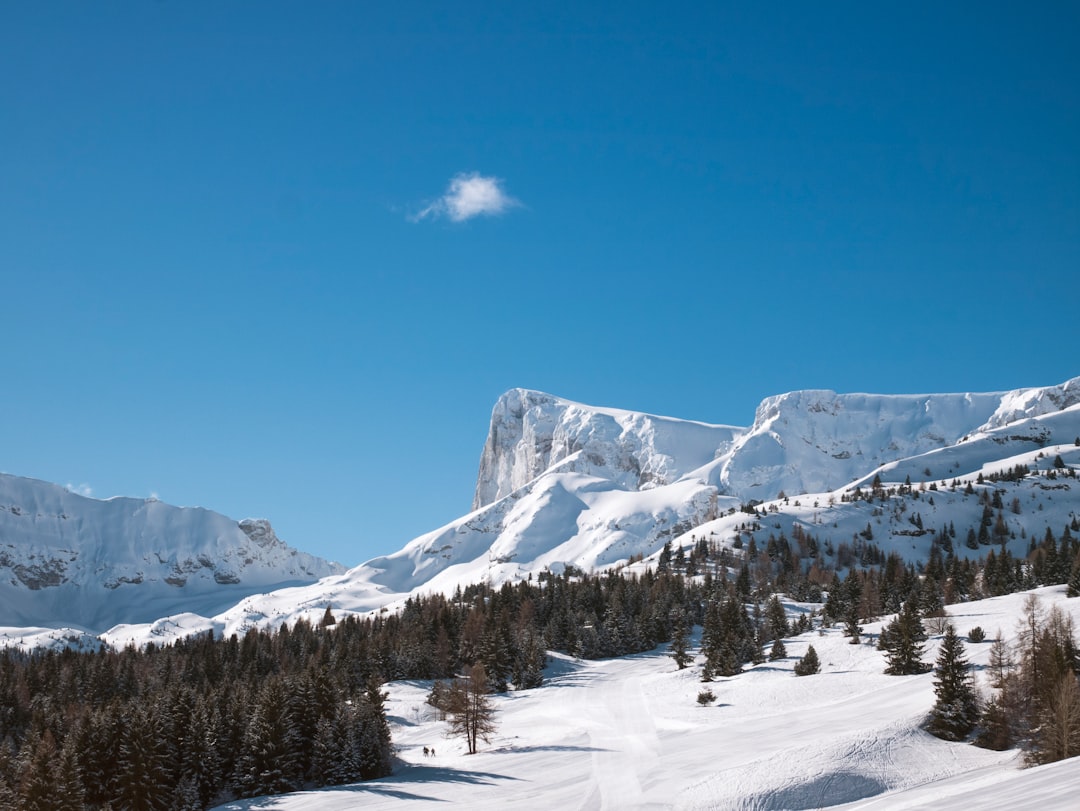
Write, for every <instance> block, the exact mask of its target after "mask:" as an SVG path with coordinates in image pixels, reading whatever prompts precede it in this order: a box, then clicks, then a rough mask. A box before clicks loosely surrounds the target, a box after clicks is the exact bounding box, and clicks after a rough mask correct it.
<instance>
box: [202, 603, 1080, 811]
mask: <svg viewBox="0 0 1080 811" xmlns="http://www.w3.org/2000/svg"><path fill="white" fill-rule="evenodd" d="M1036 593H1037V594H1039V595H1040V599H1041V600H1042V602H1043V605H1044V607H1046V608H1049V606H1050V605H1052V604H1056V605H1058V606H1060V607H1061V608H1062V610H1064V611H1065V612H1066V613H1068V614H1070V615H1071V616H1072V617H1073V618H1074V621H1077V622H1080V599H1072V600H1066V599H1065V598H1064V589H1063V588H1060V587H1053V588H1047V589H1041V590H1039V591H1038V592H1036ZM1023 600H1024V595H1021V594H1017V595H1009V596H1006V597H1000V598H995V599H991V600H984V601H981V602H975V603H968V604H964V605H959V606H951V607H950V608H949V611H950V614H951V615H953V616H954V617H955V621H956V625H957V627H958V631H959V632H960V633H961V634H966V632H967V631H968V630H970V629H971V628H972V627H974V626H976V625H979V626H981V627H982V628H983V629H985V630H986V631H987V634H988V637H989V638H993V636H994V635H995V634H996V633H997V631H998V629H1000V630H1001V632H1002V633H1003V634H1004V635H1005V637H1006V638H1011V637H1013V636H1015V633H1016V627H1017V620H1018V618H1019V616H1020V614H1021V606H1022V603H1023ZM880 628H881V624H880V623H873V624H867V625H866V626H865V630H866V633H867V636H866V637H865V641H864V642H863V643H862V644H860V645H854V646H853V645H850V644H849V643H848V640H847V639H846V638H845V637H843V636H841V635H840V632H839V630H835V629H834V630H829V631H826V632H825V633H824V635H819V634H818V633H817V632H812V633H810V634H806V635H803V636H801V637H797V638H793V639H789V640H786V646H787V651H788V654H789V657H788V658H787V659H784V660H782V661H780V662H775V663H767V664H762V665H759V666H757V667H754V668H750V669H748V670H747V671H746V672H745V673H743V674H741V675H739V676H736V677H733V678H730V679H718V680H716V681H715V682H713V683H712V684H711V685H710V686H711V688H712V690H713V692H714V693H715V694H716V696H717V700H716V703H715V704H713V705H712V706H710V707H705V708H703V707H700V706H698V704H697V701H696V697H697V694H698V692H699V691H700V690H701V689H702V688H703V687H704V686H705V685H703V684H702V683H701V682H700V681H699V676H700V669H699V668H697V667H695V668H691V669H687V670H684V671H677V670H676V669H675V667H674V664H673V663H672V661H671V659H670V658H669V657H667V656H666V655H665V653H664V651H663V650H662V649H658V650H656V651H653V652H651V653H646V654H641V655H638V656H631V657H626V658H623V659H615V660H607V661H595V662H588V661H578V660H573V659H570V658H568V657H564V656H556V657H554V658H553V661H552V664H551V666H550V667H549V669H548V675H547V682H546V684H545V685H544V686H543V687H541V688H538V689H535V690H527V691H522V692H516V693H509V694H506V695H504V696H499V697H497V698H496V706H497V708H498V732H497V733H496V735H495V736H494V737H493V738H492V740H491V742H490V743H489V744H486V745H482V746H481V749H480V751H479V753H478V754H476V755H466V754H465V750H464V746H463V744H462V742H460V741H458V740H456V739H447V738H446V737H445V736H444V733H445V731H446V724H445V722H440V721H438V720H435V717H434V714H433V712H432V710H431V708H430V707H428V706H427V705H426V703H425V701H424V698H425V696H426V694H427V691H428V690H429V688H430V683H429V682H398V683H391V684H389V685H387V689H388V691H389V693H390V699H389V701H388V713H389V715H390V720H391V724H392V729H393V736H394V742H395V745H396V747H397V751H398V762H397V764H396V767H395V771H394V774H393V775H392V776H391V777H388V778H385V779H382V780H373V781H370V782H367V783H359V784H356V785H352V786H346V787H339V788H334V789H323V790H320V791H311V792H301V793H297V794H293V795H287V796H282V797H265V798H259V799H254V800H245V801H239V802H233V803H228V804H226V805H224V806H221V808H222V809H229V810H230V811H256V810H259V811H269V810H270V809H275V811H315V810H316V809H318V810H319V811H342V810H343V809H360V808H364V809H380V808H385V809H402V808H447V807H467V808H472V809H504V808H544V809H551V808H555V809H594V808H595V809H612V810H613V811H614V810H615V809H628V808H657V809H659V808H677V809H746V810H747V811H749V810H750V809H754V810H755V811H779V810H780V809H815V808H833V807H839V808H843V809H937V810H939V811H970V810H971V809H1003V810H1004V809H1018V808H1038V809H1040V811H1065V809H1075V808H1076V796H1075V787H1076V785H1077V781H1078V780H1080V758H1077V759H1075V760H1072V761H1064V762H1062V763H1059V764H1054V765H1051V766H1046V767H1040V768H1037V769H1026V770H1025V769H1021V768H1020V767H1021V765H1022V761H1021V758H1020V756H1019V755H1018V754H1017V753H1016V752H991V751H987V750H983V749H978V748H976V747H974V746H971V745H969V744H962V743H948V742H945V741H941V740H938V739H936V738H934V737H932V736H930V735H928V734H927V733H926V732H924V731H923V730H922V729H921V724H922V723H923V721H924V720H925V717H926V714H927V712H928V711H929V709H930V707H931V706H932V704H933V699H934V696H933V683H932V682H933V675H932V674H929V673H928V674H925V675H921V676H904V677H899V676H886V675H884V674H883V673H882V671H883V669H884V666H885V665H884V658H883V654H882V653H881V652H880V651H878V650H876V648H875V647H874V642H875V638H876V635H877V633H878V632H879V631H880ZM937 641H938V638H937V637H934V638H932V639H931V641H930V643H929V644H928V645H927V650H926V654H925V656H924V659H925V660H926V661H933V660H934V659H935V658H936V644H937ZM811 643H812V644H813V645H814V647H815V649H816V650H817V651H818V654H819V656H820V658H821V662H822V673H820V674H819V675H816V676H809V677H804V678H796V677H795V676H794V675H793V674H792V667H793V665H794V663H795V661H796V659H797V658H798V657H799V656H801V655H802V654H803V653H804V652H805V650H806V647H807V645H808V644H811ZM990 644H991V643H990V642H989V641H986V642H982V643H979V644H970V643H969V644H968V645H967V653H968V657H969V658H970V659H971V661H972V662H973V664H975V666H976V670H977V675H976V678H977V680H978V683H979V684H980V685H981V686H983V687H985V684H986V677H985V675H984V674H983V673H982V672H981V671H982V668H984V667H985V665H986V662H987V658H988V653H989V649H990ZM425 746H427V747H434V749H435V751H436V753H437V754H436V756H435V757H425V756H424V755H423V747H425Z"/></svg>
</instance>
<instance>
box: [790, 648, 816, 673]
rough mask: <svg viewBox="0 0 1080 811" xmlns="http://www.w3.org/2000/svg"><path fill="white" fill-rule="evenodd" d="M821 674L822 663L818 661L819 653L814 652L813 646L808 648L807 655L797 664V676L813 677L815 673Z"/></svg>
mask: <svg viewBox="0 0 1080 811" xmlns="http://www.w3.org/2000/svg"><path fill="white" fill-rule="evenodd" d="M820 672H821V662H820V660H819V659H818V655H817V651H816V650H814V646H813V645H810V646H808V647H807V648H806V653H805V654H804V655H803V657H802V658H801V659H800V660H799V661H797V662H796V663H795V675H796V676H813V675H814V674H815V673H820Z"/></svg>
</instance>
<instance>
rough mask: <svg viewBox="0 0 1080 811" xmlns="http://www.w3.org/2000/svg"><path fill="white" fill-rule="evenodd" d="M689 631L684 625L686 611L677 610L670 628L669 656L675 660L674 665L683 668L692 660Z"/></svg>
mask: <svg viewBox="0 0 1080 811" xmlns="http://www.w3.org/2000/svg"><path fill="white" fill-rule="evenodd" d="M689 647H690V631H689V629H688V628H687V627H686V612H685V611H678V612H676V614H675V622H674V625H673V627H672V629H671V647H670V649H669V650H670V651H671V658H672V659H674V660H675V666H676V667H677V668H678V669H679V670H683V669H685V668H686V666H687V665H689V664H690V663H691V662H693V661H694V657H693V656H691V655H690V652H689Z"/></svg>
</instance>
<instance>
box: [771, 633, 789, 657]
mask: <svg viewBox="0 0 1080 811" xmlns="http://www.w3.org/2000/svg"><path fill="white" fill-rule="evenodd" d="M786 656H787V648H786V647H784V640H782V639H780V638H779V637H777V638H776V639H774V640H773V644H772V648H771V649H770V650H769V661H770V662H775V661H778V660H780V659H783V658H785V657H786Z"/></svg>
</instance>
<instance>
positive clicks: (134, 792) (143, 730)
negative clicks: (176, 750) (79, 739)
mask: <svg viewBox="0 0 1080 811" xmlns="http://www.w3.org/2000/svg"><path fill="white" fill-rule="evenodd" d="M166 755H167V753H166V750H165V740H164V736H163V735H162V729H161V724H160V722H159V719H158V717H157V715H156V713H155V712H154V710H153V709H152V708H151V707H149V706H139V707H137V708H136V709H135V710H134V711H132V712H131V714H130V716H129V718H128V719H127V724H126V725H125V727H124V734H123V739H122V740H121V743H120V764H119V775H118V778H117V785H116V792H115V795H114V797H115V799H114V800H113V805H114V806H116V807H119V808H125V809H131V811H157V809H164V808H168V806H169V802H170V796H169V795H170V793H171V792H170V788H171V787H170V785H169V780H168V763H167V760H166Z"/></svg>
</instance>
